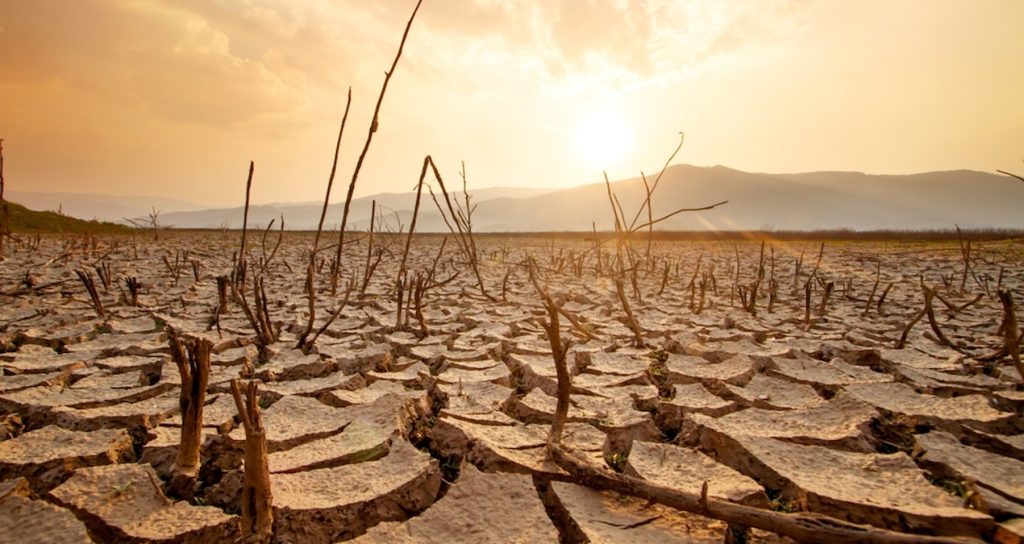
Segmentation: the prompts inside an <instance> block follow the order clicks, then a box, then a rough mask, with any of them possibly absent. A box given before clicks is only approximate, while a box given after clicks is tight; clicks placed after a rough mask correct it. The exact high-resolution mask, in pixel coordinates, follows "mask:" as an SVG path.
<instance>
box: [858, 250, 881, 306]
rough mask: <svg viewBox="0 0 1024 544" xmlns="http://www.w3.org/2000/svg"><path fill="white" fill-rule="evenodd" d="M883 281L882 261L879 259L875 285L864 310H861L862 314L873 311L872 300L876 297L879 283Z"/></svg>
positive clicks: (876, 266) (876, 265)
mask: <svg viewBox="0 0 1024 544" xmlns="http://www.w3.org/2000/svg"><path fill="white" fill-rule="evenodd" d="M881 281H882V261H881V260H879V261H878V262H876V263H875V285H874V286H873V287H872V288H871V293H870V294H869V295H868V301H867V303H866V304H865V305H864V311H863V312H861V314H860V315H861V316H866V315H868V312H870V311H871V302H872V301H873V300H874V299H875V293H876V292H878V284H879V283H880V282H881Z"/></svg>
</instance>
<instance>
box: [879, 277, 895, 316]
mask: <svg viewBox="0 0 1024 544" xmlns="http://www.w3.org/2000/svg"><path fill="white" fill-rule="evenodd" d="M892 285H893V284H892V283H891V282H890V283H888V284H887V285H886V286H885V289H883V290H882V296H880V297H878V304H876V305H875V309H876V310H877V311H878V315H880V316H882V317H885V314H886V313H885V311H884V310H882V304H883V303H884V302H885V297H887V296H888V295H889V291H890V290H891V289H892Z"/></svg>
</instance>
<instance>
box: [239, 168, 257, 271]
mask: <svg viewBox="0 0 1024 544" xmlns="http://www.w3.org/2000/svg"><path fill="white" fill-rule="evenodd" d="M255 169H256V163H255V162H253V161H249V177H248V178H246V180H245V211H244V212H242V249H241V251H239V253H238V262H242V261H244V260H245V234H246V231H247V230H248V228H249V192H250V191H251V190H252V173H253V170H255Z"/></svg>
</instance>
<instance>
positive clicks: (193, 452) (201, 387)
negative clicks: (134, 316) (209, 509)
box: [169, 329, 213, 498]
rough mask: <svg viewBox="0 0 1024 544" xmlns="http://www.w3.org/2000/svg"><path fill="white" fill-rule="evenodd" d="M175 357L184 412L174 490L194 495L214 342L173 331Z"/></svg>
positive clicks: (171, 337) (179, 404) (179, 494)
mask: <svg viewBox="0 0 1024 544" xmlns="http://www.w3.org/2000/svg"><path fill="white" fill-rule="evenodd" d="M169 342H170V348H171V358H172V359H173V360H174V364H175V365H176V366H177V367H178V373H179V374H180V375H181V391H180V393H179V396H178V406H179V408H180V409H181V441H180V445H179V446H178V455H177V457H176V458H175V461H174V471H173V472H174V476H173V477H172V479H171V488H172V489H173V490H174V493H175V494H176V495H178V496H179V497H182V498H186V497H190V496H191V495H192V490H193V488H194V485H195V478H196V476H197V475H198V473H199V460H200V457H199V449H200V446H201V445H202V439H203V405H204V404H205V403H206V386H207V384H208V383H209V381H210V352H211V350H212V349H213V343H212V342H210V341H209V340H207V339H205V338H203V339H184V340H183V339H181V338H180V337H179V336H178V333H177V332H176V331H174V329H171V331H170V337H169Z"/></svg>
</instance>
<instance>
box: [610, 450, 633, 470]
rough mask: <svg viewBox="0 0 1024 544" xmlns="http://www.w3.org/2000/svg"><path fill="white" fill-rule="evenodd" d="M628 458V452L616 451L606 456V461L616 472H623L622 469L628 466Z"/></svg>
mask: <svg viewBox="0 0 1024 544" xmlns="http://www.w3.org/2000/svg"><path fill="white" fill-rule="evenodd" d="M627 458H628V456H627V455H626V454H624V453H622V452H615V453H613V454H611V455H609V456H608V457H605V461H606V462H607V463H608V466H610V467H612V469H614V470H615V472H622V470H623V469H624V468H626V459H627Z"/></svg>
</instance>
